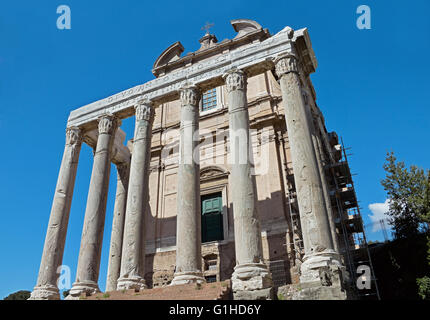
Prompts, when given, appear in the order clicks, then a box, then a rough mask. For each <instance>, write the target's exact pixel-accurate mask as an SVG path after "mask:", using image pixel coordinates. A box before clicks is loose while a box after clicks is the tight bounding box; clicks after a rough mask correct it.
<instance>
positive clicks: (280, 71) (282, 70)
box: [275, 54, 299, 77]
mask: <svg viewBox="0 0 430 320" xmlns="http://www.w3.org/2000/svg"><path fill="white" fill-rule="evenodd" d="M275 71H276V74H277V76H278V77H281V76H283V75H284V74H287V73H290V72H296V73H298V72H299V68H298V61H297V57H296V56H295V55H293V54H286V55H281V56H279V57H278V58H276V60H275Z"/></svg>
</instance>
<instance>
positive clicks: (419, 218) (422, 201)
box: [381, 152, 430, 239]
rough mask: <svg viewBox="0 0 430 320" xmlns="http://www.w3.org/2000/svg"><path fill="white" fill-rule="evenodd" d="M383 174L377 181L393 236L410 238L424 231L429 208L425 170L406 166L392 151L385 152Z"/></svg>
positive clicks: (427, 180) (427, 182)
mask: <svg viewBox="0 0 430 320" xmlns="http://www.w3.org/2000/svg"><path fill="white" fill-rule="evenodd" d="M384 170H385V172H386V177H385V179H383V180H382V181H381V184H382V186H383V187H384V189H385V191H386V192H387V195H388V198H389V200H390V209H389V211H388V215H389V217H390V218H389V222H390V224H391V226H392V227H393V230H394V237H395V238H396V239H401V238H412V237H414V236H416V235H417V234H418V233H419V232H420V231H424V230H425V228H423V227H424V226H425V224H424V222H425V219H426V216H427V215H428V213H429V211H430V209H429V204H428V190H429V179H428V176H429V172H428V171H427V173H426V172H425V171H424V169H421V168H418V167H417V166H414V165H412V166H410V168H409V169H408V168H406V166H405V163H404V162H402V161H397V159H396V157H395V156H394V153H393V152H389V153H387V157H386V163H385V164H384Z"/></svg>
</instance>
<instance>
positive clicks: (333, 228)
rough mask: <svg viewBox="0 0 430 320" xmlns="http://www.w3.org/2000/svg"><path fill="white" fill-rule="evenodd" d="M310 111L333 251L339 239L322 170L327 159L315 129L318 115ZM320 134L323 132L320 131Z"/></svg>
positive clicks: (337, 246) (337, 245) (337, 250)
mask: <svg viewBox="0 0 430 320" xmlns="http://www.w3.org/2000/svg"><path fill="white" fill-rule="evenodd" d="M311 113H312V116H311V117H312V124H313V128H312V138H313V140H314V141H313V142H314V149H315V152H316V156H317V163H318V170H319V172H320V176H321V183H322V186H323V193H324V199H325V205H326V207H327V215H328V221H329V225H330V232H331V238H332V240H333V249H334V251H335V252H339V241H338V238H337V233H336V224H335V216H334V213H333V208H332V206H331V200H330V193H329V188H328V184H327V179H326V175H325V170H324V165H325V164H328V161H326V158H325V156H324V150H323V146H322V142H321V136H320V134H319V132H318V130H317V128H318V126H317V123H318V121H319V116H318V115H315V114H314V113H313V112H311ZM321 134H323V133H322V132H321Z"/></svg>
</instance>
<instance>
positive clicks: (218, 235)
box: [201, 192, 224, 242]
mask: <svg viewBox="0 0 430 320" xmlns="http://www.w3.org/2000/svg"><path fill="white" fill-rule="evenodd" d="M201 201H202V242H209V241H216V240H223V239H224V232H223V225H222V195H221V192H219V193H215V194H210V195H205V196H202V198H201Z"/></svg>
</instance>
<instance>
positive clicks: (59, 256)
mask: <svg viewBox="0 0 430 320" xmlns="http://www.w3.org/2000/svg"><path fill="white" fill-rule="evenodd" d="M81 145H82V133H81V130H80V129H78V128H67V130H66V146H65V148H64V154H63V160H62V161H61V167H60V173H59V175H58V180H57V186H56V188H55V195H54V200H53V202H52V208H51V215H50V218H49V223H48V230H47V232H46V238H45V245H44V247H43V254H42V261H41V263H40V270H39V276H38V278H37V284H36V287H35V288H34V291H33V292H32V294H31V297H30V299H32V300H33V299H49V300H51V299H60V295H59V290H58V287H57V279H58V276H59V274H58V273H59V272H60V270H58V268H59V267H60V266H61V264H62V261H63V253H64V245H65V242H66V234H67V226H68V223H69V215H70V207H71V204H72V197H73V189H74V185H75V178H76V171H77V167H78V160H79V153H80V150H81Z"/></svg>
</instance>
